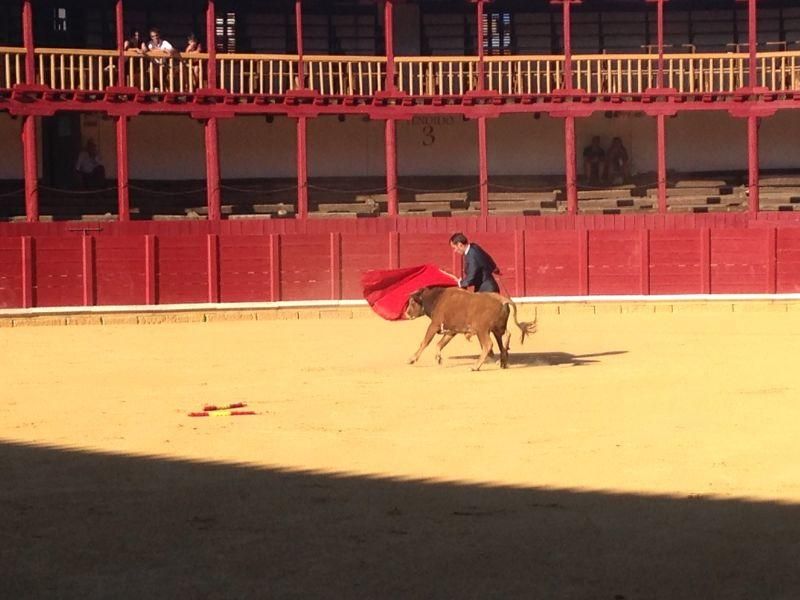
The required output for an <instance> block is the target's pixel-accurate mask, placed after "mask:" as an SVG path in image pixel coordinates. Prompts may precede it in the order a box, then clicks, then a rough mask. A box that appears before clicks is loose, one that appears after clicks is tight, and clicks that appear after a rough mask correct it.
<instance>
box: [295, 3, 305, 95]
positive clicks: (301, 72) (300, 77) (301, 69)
mask: <svg viewBox="0 0 800 600" xmlns="http://www.w3.org/2000/svg"><path fill="white" fill-rule="evenodd" d="M294 21H295V35H296V37H297V86H296V87H297V89H299V90H302V89H303V88H305V86H306V76H305V66H304V65H303V0H295V3H294Z"/></svg>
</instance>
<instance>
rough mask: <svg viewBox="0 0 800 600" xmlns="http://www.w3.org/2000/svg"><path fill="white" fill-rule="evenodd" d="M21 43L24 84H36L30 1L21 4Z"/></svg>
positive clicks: (25, 0) (24, 0) (26, 0)
mask: <svg viewBox="0 0 800 600" xmlns="http://www.w3.org/2000/svg"><path fill="white" fill-rule="evenodd" d="M22 43H23V44H24V46H25V83H27V84H28V85H32V84H34V83H36V56H35V55H34V44H33V7H32V6H31V1H30V0H23V2H22Z"/></svg>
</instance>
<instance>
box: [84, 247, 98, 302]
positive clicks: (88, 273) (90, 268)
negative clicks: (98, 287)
mask: <svg viewBox="0 0 800 600" xmlns="http://www.w3.org/2000/svg"><path fill="white" fill-rule="evenodd" d="M81 263H82V265H81V266H82V269H81V270H82V274H83V305H84V306H94V304H95V293H94V289H95V273H94V237H92V236H91V235H87V234H86V232H84V234H83V238H82V239H81Z"/></svg>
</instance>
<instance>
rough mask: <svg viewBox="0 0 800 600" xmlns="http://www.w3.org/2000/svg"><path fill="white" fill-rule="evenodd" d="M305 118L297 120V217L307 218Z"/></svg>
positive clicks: (306, 134)
mask: <svg viewBox="0 0 800 600" xmlns="http://www.w3.org/2000/svg"><path fill="white" fill-rule="evenodd" d="M306 121H307V119H306V117H298V118H297V216H298V218H300V219H305V218H307V217H308V149H307V147H306V141H307V138H308V131H307V122H306Z"/></svg>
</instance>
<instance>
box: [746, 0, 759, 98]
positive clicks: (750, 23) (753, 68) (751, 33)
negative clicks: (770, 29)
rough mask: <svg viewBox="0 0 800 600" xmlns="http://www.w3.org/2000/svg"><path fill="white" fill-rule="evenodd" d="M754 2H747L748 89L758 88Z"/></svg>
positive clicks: (754, 0)
mask: <svg viewBox="0 0 800 600" xmlns="http://www.w3.org/2000/svg"><path fill="white" fill-rule="evenodd" d="M756 10H757V9H756V0H748V4H747V46H748V50H749V51H750V77H749V79H748V81H749V84H750V89H753V90H754V89H755V88H756V87H757V86H758V57H757V56H756V44H757V42H758V27H757V22H756Z"/></svg>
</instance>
